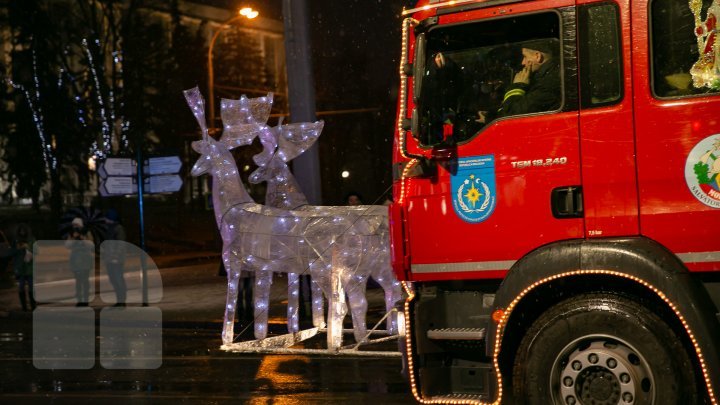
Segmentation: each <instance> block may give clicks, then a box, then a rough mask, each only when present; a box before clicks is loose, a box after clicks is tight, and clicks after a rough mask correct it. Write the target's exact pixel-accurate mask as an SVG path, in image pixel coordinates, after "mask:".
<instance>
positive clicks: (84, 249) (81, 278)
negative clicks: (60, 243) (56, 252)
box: [65, 217, 95, 307]
mask: <svg viewBox="0 0 720 405" xmlns="http://www.w3.org/2000/svg"><path fill="white" fill-rule="evenodd" d="M65 247H66V248H68V249H70V271H72V273H73V276H74V277H75V300H76V304H75V306H78V307H86V306H88V302H89V296H90V273H92V271H93V270H94V269H95V256H94V255H93V251H94V250H95V244H94V243H93V236H92V233H90V232H88V231H87V229H86V228H85V224H84V223H83V220H82V218H79V217H76V218H74V219H73V220H72V229H71V230H70V232H69V233H68V234H67V235H66V236H65Z"/></svg>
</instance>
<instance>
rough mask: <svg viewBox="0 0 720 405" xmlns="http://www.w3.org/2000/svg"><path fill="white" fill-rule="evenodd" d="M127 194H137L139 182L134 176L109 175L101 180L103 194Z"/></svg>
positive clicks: (101, 192) (101, 193)
mask: <svg viewBox="0 0 720 405" xmlns="http://www.w3.org/2000/svg"><path fill="white" fill-rule="evenodd" d="M126 194H137V184H135V182H134V181H133V178H132V177H108V178H107V179H102V180H101V181H100V195H101V196H103V197H107V196H112V195H126Z"/></svg>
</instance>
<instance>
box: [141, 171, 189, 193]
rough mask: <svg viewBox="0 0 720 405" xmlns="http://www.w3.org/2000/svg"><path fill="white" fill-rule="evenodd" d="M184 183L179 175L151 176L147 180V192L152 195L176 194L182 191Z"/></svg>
mask: <svg viewBox="0 0 720 405" xmlns="http://www.w3.org/2000/svg"><path fill="white" fill-rule="evenodd" d="M182 184H183V181H182V179H181V178H180V176H179V175H177V174H163V175H159V176H150V177H148V178H146V179H145V186H146V187H147V192H148V193H150V194H157V193H174V192H176V191H178V190H180V187H182Z"/></svg>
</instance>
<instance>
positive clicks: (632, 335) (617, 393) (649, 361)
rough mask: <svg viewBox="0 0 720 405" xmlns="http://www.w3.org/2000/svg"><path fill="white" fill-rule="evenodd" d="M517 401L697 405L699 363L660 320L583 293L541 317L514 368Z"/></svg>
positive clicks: (621, 301)
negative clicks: (696, 369)
mask: <svg viewBox="0 0 720 405" xmlns="http://www.w3.org/2000/svg"><path fill="white" fill-rule="evenodd" d="M512 386H513V396H514V398H515V400H514V402H513V403H526V404H533V405H535V404H543V405H547V404H567V405H580V404H593V405H611V404H612V405H616V404H627V405H630V404H632V405H641V404H695V403H697V402H698V401H697V391H696V389H695V388H696V385H695V378H694V374H693V365H692V363H691V362H690V359H689V358H688V355H687V353H686V352H685V349H684V347H683V345H682V343H681V342H680V339H679V338H678V337H677V336H676V335H675V333H674V332H673V331H672V330H671V329H670V328H669V327H668V326H667V325H666V324H665V323H664V322H663V321H662V319H660V318H659V317H658V316H657V315H655V314H654V313H652V312H650V311H649V310H648V309H646V308H645V307H644V306H642V305H640V304H638V303H636V302H634V301H632V300H630V299H628V298H625V297H622V296H620V295H616V294H608V293H594V294H585V295H581V296H577V297H574V298H571V299H568V300H566V301H564V302H561V303H559V304H557V305H555V306H554V307H552V308H550V309H549V310H548V311H546V312H545V313H543V314H542V315H541V316H540V318H538V319H537V321H535V322H534V323H533V324H532V326H531V327H530V329H529V330H528V332H527V333H526V334H525V336H524V337H523V339H522V341H521V343H520V347H519V349H518V352H517V355H516V358H515V364H514V367H513V381H512Z"/></svg>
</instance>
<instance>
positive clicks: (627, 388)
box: [550, 336, 655, 405]
mask: <svg viewBox="0 0 720 405" xmlns="http://www.w3.org/2000/svg"><path fill="white" fill-rule="evenodd" d="M552 370H553V371H552V375H551V378H550V392H551V393H552V394H553V397H554V403H556V404H567V405H580V404H584V405H585V404H587V405H590V404H592V405H616V404H621V405H635V404H639V403H644V402H645V401H644V399H643V400H639V398H647V399H649V400H650V401H649V403H653V400H654V397H655V395H654V394H655V381H654V380H653V376H652V372H651V371H650V367H649V365H648V362H647V361H646V360H645V358H644V357H643V356H642V355H641V354H640V352H639V351H637V350H635V349H634V348H633V347H632V346H631V345H629V344H628V343H627V342H624V341H623V340H621V339H618V338H615V337H610V336H585V337H582V338H580V339H577V340H575V341H573V342H571V343H570V344H568V345H567V346H565V348H564V349H563V350H562V351H561V352H560V354H559V355H558V356H557V357H556V359H555V363H554V365H553V368H552Z"/></svg>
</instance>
